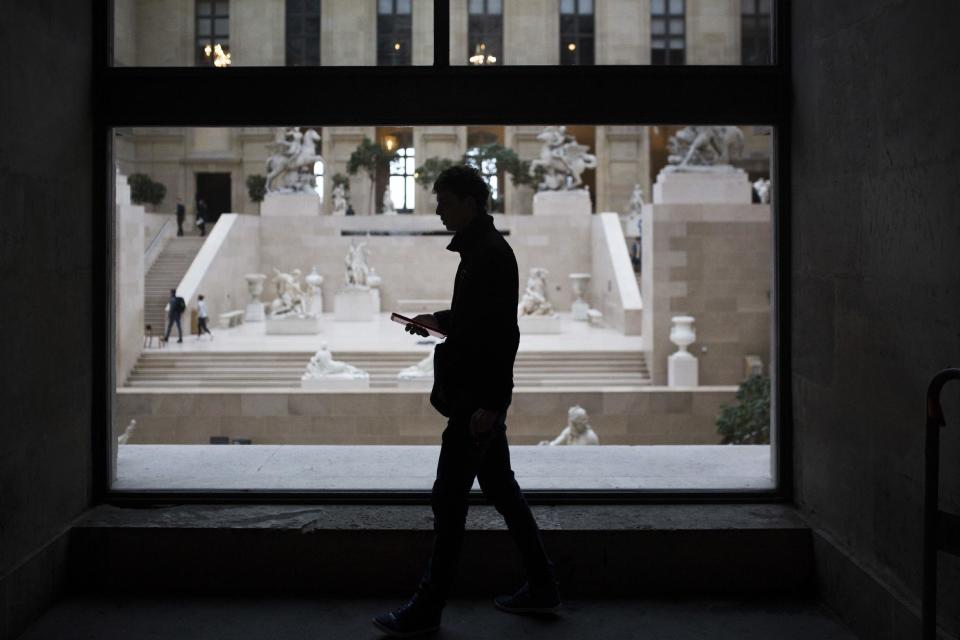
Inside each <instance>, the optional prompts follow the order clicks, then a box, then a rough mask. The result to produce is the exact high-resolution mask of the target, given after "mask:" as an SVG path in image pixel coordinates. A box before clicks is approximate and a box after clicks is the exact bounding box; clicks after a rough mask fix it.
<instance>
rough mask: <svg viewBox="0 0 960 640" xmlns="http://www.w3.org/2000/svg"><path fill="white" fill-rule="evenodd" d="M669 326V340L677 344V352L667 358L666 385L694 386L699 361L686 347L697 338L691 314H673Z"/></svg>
mask: <svg viewBox="0 0 960 640" xmlns="http://www.w3.org/2000/svg"><path fill="white" fill-rule="evenodd" d="M671 319H672V320H673V326H672V327H670V342H672V343H673V344H675V345H677V352H676V353H673V354H671V355H670V357H668V358H667V385H668V386H670V387H696V386H697V385H698V383H699V362H697V358H696V356H694V355H693V354H692V353H690V352H689V351H687V347H689V346H690V345H691V344H693V343H694V342H695V341H696V339H697V333H696V331H694V330H693V321H694V318H693V316H673V318H671Z"/></svg>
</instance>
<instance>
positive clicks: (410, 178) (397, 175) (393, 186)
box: [390, 147, 417, 213]
mask: <svg viewBox="0 0 960 640" xmlns="http://www.w3.org/2000/svg"><path fill="white" fill-rule="evenodd" d="M416 168H417V160H416V153H415V152H414V149H413V147H401V148H400V149H397V157H396V159H395V160H393V161H392V162H391V163H390V196H391V198H392V199H393V209H394V211H397V212H402V213H410V212H412V211H413V208H414V206H415V205H416V201H415V197H416V183H415V182H414V176H415V175H416Z"/></svg>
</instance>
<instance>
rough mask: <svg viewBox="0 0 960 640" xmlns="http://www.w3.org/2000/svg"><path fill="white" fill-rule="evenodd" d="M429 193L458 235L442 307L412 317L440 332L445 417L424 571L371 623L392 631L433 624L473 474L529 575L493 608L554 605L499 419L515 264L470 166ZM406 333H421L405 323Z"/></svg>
mask: <svg viewBox="0 0 960 640" xmlns="http://www.w3.org/2000/svg"><path fill="white" fill-rule="evenodd" d="M433 190H434V192H435V193H436V194H437V215H439V216H440V219H441V220H442V221H443V224H444V225H445V226H446V227H447V228H448V229H450V230H452V231H455V232H456V233H455V235H454V237H453V240H452V241H451V242H450V244H449V245H448V246H447V249H448V250H450V251H456V252H459V253H460V267H459V268H458V269H457V276H456V281H455V282H454V288H453V301H452V302H451V304H450V309H449V310H447V311H438V312H436V313H433V314H423V315H419V316H417V317H416V318H415V319H416V320H417V321H419V322H420V323H423V324H426V325H428V326H431V327H434V328H436V329H438V330H440V331H442V332H443V333H446V334H447V339H446V341H445V342H443V343H441V344H438V345H437V346H436V348H435V351H434V383H433V391H432V393H431V394H430V402H431V404H432V405H433V406H434V408H436V409H437V410H438V411H439V412H440V413H441V414H443V415H444V416H445V417H447V418H448V419H449V420H448V422H447V428H446V429H445V430H444V432H443V445H442V447H441V449H440V460H439V462H438V464H437V479H436V482H434V485H433V492H432V495H431V505H432V506H433V515H434V525H433V526H434V532H435V537H434V545H433V553H432V555H431V557H430V561H429V563H428V565H427V569H426V572H425V573H424V575H423V578H422V580H421V582H420V585H419V587H418V588H417V591H416V593H415V594H414V595H413V597H412V598H411V599H410V600H409V601H408V602H407V603H406V604H404V605H403V606H401V607H400V608H399V609H396V610H395V611H392V612H390V613H385V614H383V615H380V616H377V617H376V618H374V621H373V622H374V624H375V625H376V626H377V627H378V628H379V629H380V630H381V631H383V632H385V633H387V634H388V635H392V636H395V637H410V636H413V635H418V634H421V633H427V632H430V631H433V630H435V629H437V628H438V627H439V626H440V615H441V612H442V610H443V607H444V605H445V604H446V599H447V594H448V592H449V589H450V586H451V584H452V582H453V579H454V573H455V569H456V565H457V561H458V557H459V553H460V546H461V542H462V540H463V535H464V525H465V522H466V517H467V498H468V496H469V493H470V488H471V487H472V486H473V481H474V478H477V479H479V481H480V488H481V489H482V490H483V494H484V496H485V497H486V498H487V499H488V500H489V501H490V502H492V503H493V505H494V506H495V507H496V509H497V511H499V512H500V514H501V515H502V516H503V518H504V520H505V521H506V523H507V527H508V528H509V529H510V533H511V535H512V536H513V539H514V541H515V542H516V543H517V546H518V547H519V549H520V553H521V555H522V557H523V563H524V567H525V569H526V573H527V582H526V584H524V585H523V587H521V588H520V590H519V591H517V592H516V593H515V594H514V595H512V596H499V597H497V598H495V599H494V603H495V605H496V606H497V607H498V608H500V609H502V610H504V611H509V612H513V613H543V612H553V611H556V610H558V609H559V607H560V594H559V592H558V590H557V586H556V582H555V579H554V574H553V565H552V564H551V562H550V560H549V559H548V558H547V554H546V551H545V550H544V548H543V542H542V541H541V539H540V530H539V528H538V527H537V523H536V520H534V518H533V514H532V513H531V512H530V508H529V507H528V506H527V502H526V500H525V499H524V497H523V492H522V491H521V490H520V487H519V485H518V484H517V481H516V480H515V479H514V475H513V471H512V470H511V468H510V451H509V448H508V446H507V435H506V429H507V426H506V424H505V422H504V420H505V417H506V413H507V407H508V406H509V405H510V398H511V394H512V391H513V361H514V358H515V357H516V354H517V346H518V345H519V342H520V331H519V329H518V328H517V297H518V296H517V293H518V286H519V277H518V274H517V260H516V258H515V257H514V255H513V250H512V249H511V248H510V245H509V244H507V242H506V240H504V239H503V236H501V235H500V233H499V232H498V231H497V230H496V229H495V228H494V226H493V218H492V217H491V216H490V215H489V214H488V213H487V212H486V206H487V200H488V199H489V195H490V191H489V188H488V186H487V184H486V183H485V182H484V181H483V179H482V178H481V177H480V174H479V173H478V172H477V171H476V170H474V169H472V168H470V167H466V166H456V167H452V168H450V169H447V170H446V171H444V172H443V173H441V174H440V177H439V178H437V181H436V183H435V184H434V186H433ZM407 330H408V331H410V332H411V333H420V334H421V335H427V334H426V332H425V331H423V330H422V329H417V328H415V327H413V326H412V325H409V326H408V327H407Z"/></svg>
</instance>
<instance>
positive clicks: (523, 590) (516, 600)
mask: <svg viewBox="0 0 960 640" xmlns="http://www.w3.org/2000/svg"><path fill="white" fill-rule="evenodd" d="M493 604H494V605H495V606H496V607H497V609H500V610H501V611H506V612H508V613H557V612H558V611H560V592H559V591H557V588H556V587H544V588H540V589H531V588H530V584H529V583H525V584H524V585H523V586H522V587H520V590H519V591H517V592H516V593H515V594H513V595H512V596H497V597H496V598H494V599H493Z"/></svg>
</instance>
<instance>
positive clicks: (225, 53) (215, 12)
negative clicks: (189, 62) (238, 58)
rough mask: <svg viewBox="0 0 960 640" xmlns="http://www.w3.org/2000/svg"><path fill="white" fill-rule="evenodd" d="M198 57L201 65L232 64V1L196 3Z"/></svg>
mask: <svg viewBox="0 0 960 640" xmlns="http://www.w3.org/2000/svg"><path fill="white" fill-rule="evenodd" d="M196 12H197V13H196V21H197V48H196V52H197V58H196V62H197V64H198V65H200V66H215V67H225V66H229V65H230V64H231V55H230V3H229V2H208V1H204V0H201V1H200V2H197V4H196Z"/></svg>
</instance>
